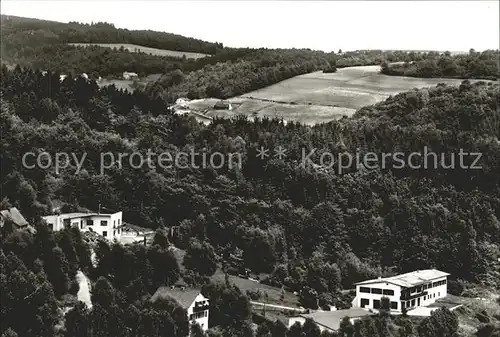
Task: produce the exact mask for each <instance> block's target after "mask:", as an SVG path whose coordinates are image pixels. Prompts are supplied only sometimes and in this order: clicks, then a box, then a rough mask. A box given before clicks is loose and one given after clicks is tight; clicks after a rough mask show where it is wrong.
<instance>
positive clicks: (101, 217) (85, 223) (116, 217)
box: [42, 212, 123, 241]
mask: <svg viewBox="0 0 500 337" xmlns="http://www.w3.org/2000/svg"><path fill="white" fill-rule="evenodd" d="M122 214H123V213H122V212H116V213H113V214H104V213H65V214H56V215H47V216H44V217H42V219H43V220H45V222H47V224H49V225H51V226H52V230H53V231H54V232H55V231H60V230H62V229H64V228H66V227H76V228H78V229H80V231H82V232H87V231H90V232H94V233H97V234H99V235H101V236H102V237H104V238H106V239H108V240H109V241H113V240H114V239H117V240H119V239H120V236H121V232H122V226H123V223H122Z"/></svg>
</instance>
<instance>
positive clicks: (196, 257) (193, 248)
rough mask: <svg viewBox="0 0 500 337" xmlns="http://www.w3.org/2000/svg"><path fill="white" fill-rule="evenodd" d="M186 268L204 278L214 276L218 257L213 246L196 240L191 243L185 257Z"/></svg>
mask: <svg viewBox="0 0 500 337" xmlns="http://www.w3.org/2000/svg"><path fill="white" fill-rule="evenodd" d="M184 266H185V267H186V268H187V269H190V270H193V271H194V272H196V273H199V274H200V275H204V276H212V275H213V274H214V273H215V271H216V269H217V263H216V256H215V251H214V248H213V247H212V245H210V243H208V242H200V241H198V240H196V239H192V240H190V241H189V246H188V249H187V251H186V255H185V256H184Z"/></svg>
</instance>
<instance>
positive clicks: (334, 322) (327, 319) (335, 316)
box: [300, 308, 374, 330]
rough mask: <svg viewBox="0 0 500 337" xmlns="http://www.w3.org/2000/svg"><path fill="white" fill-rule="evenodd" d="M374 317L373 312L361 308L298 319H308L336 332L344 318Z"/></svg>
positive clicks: (308, 315)
mask: <svg viewBox="0 0 500 337" xmlns="http://www.w3.org/2000/svg"><path fill="white" fill-rule="evenodd" d="M371 315H374V313H373V312H371V311H369V310H366V309H362V308H351V309H344V310H336V311H320V312H315V313H312V314H302V315H300V317H304V318H310V319H312V320H313V321H314V322H316V324H318V325H322V326H324V327H326V328H328V329H330V330H338V329H339V328H340V322H341V321H342V319H343V318H344V317H346V316H347V317H349V318H361V317H365V316H371Z"/></svg>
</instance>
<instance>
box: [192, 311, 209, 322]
mask: <svg viewBox="0 0 500 337" xmlns="http://www.w3.org/2000/svg"><path fill="white" fill-rule="evenodd" d="M207 316H208V310H205V311H200V312H195V313H194V314H191V315H189V320H193V319H198V318H203V317H207Z"/></svg>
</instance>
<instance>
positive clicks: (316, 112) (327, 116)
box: [190, 66, 477, 125]
mask: <svg viewBox="0 0 500 337" xmlns="http://www.w3.org/2000/svg"><path fill="white" fill-rule="evenodd" d="M379 70H380V67H379V66H360V67H349V68H342V69H339V70H338V71H337V72H336V73H330V74H324V73H323V72H313V73H309V74H305V75H300V76H296V77H293V78H290V79H288V80H285V81H282V82H279V83H276V84H274V85H271V86H268V87H266V88H263V89H260V90H256V91H252V92H249V93H247V94H244V95H241V96H239V97H234V98H231V99H228V101H230V102H231V103H232V104H233V110H232V111H215V110H209V111H208V112H206V114H207V115H209V116H212V117H214V116H219V117H230V116H235V115H238V114H243V115H247V116H250V117H252V116H258V117H264V116H265V117H270V118H273V117H282V118H283V119H284V120H286V121H298V122H301V123H305V124H310V125H312V124H316V123H321V122H328V121H332V120H336V119H339V118H341V117H342V116H351V115H352V114H354V112H356V110H357V109H359V108H361V107H363V106H366V105H371V104H375V103H377V102H380V101H383V100H385V99H386V98H388V97H389V96H390V95H394V94H397V93H400V92H404V91H409V90H411V89H413V88H424V87H431V86H435V85H437V84H438V83H446V84H449V85H459V84H460V83H461V82H462V80H460V79H445V78H430V79H423V78H413V77H397V76H387V75H383V74H380V73H379ZM476 81H477V80H476ZM471 82H473V81H471ZM216 101H217V100H215V99H206V100H196V101H194V102H193V103H192V105H191V104H190V108H192V109H195V110H199V111H200V110H201V111H202V110H206V109H211V108H212V107H213V105H214V104H215V102H216Z"/></svg>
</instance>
